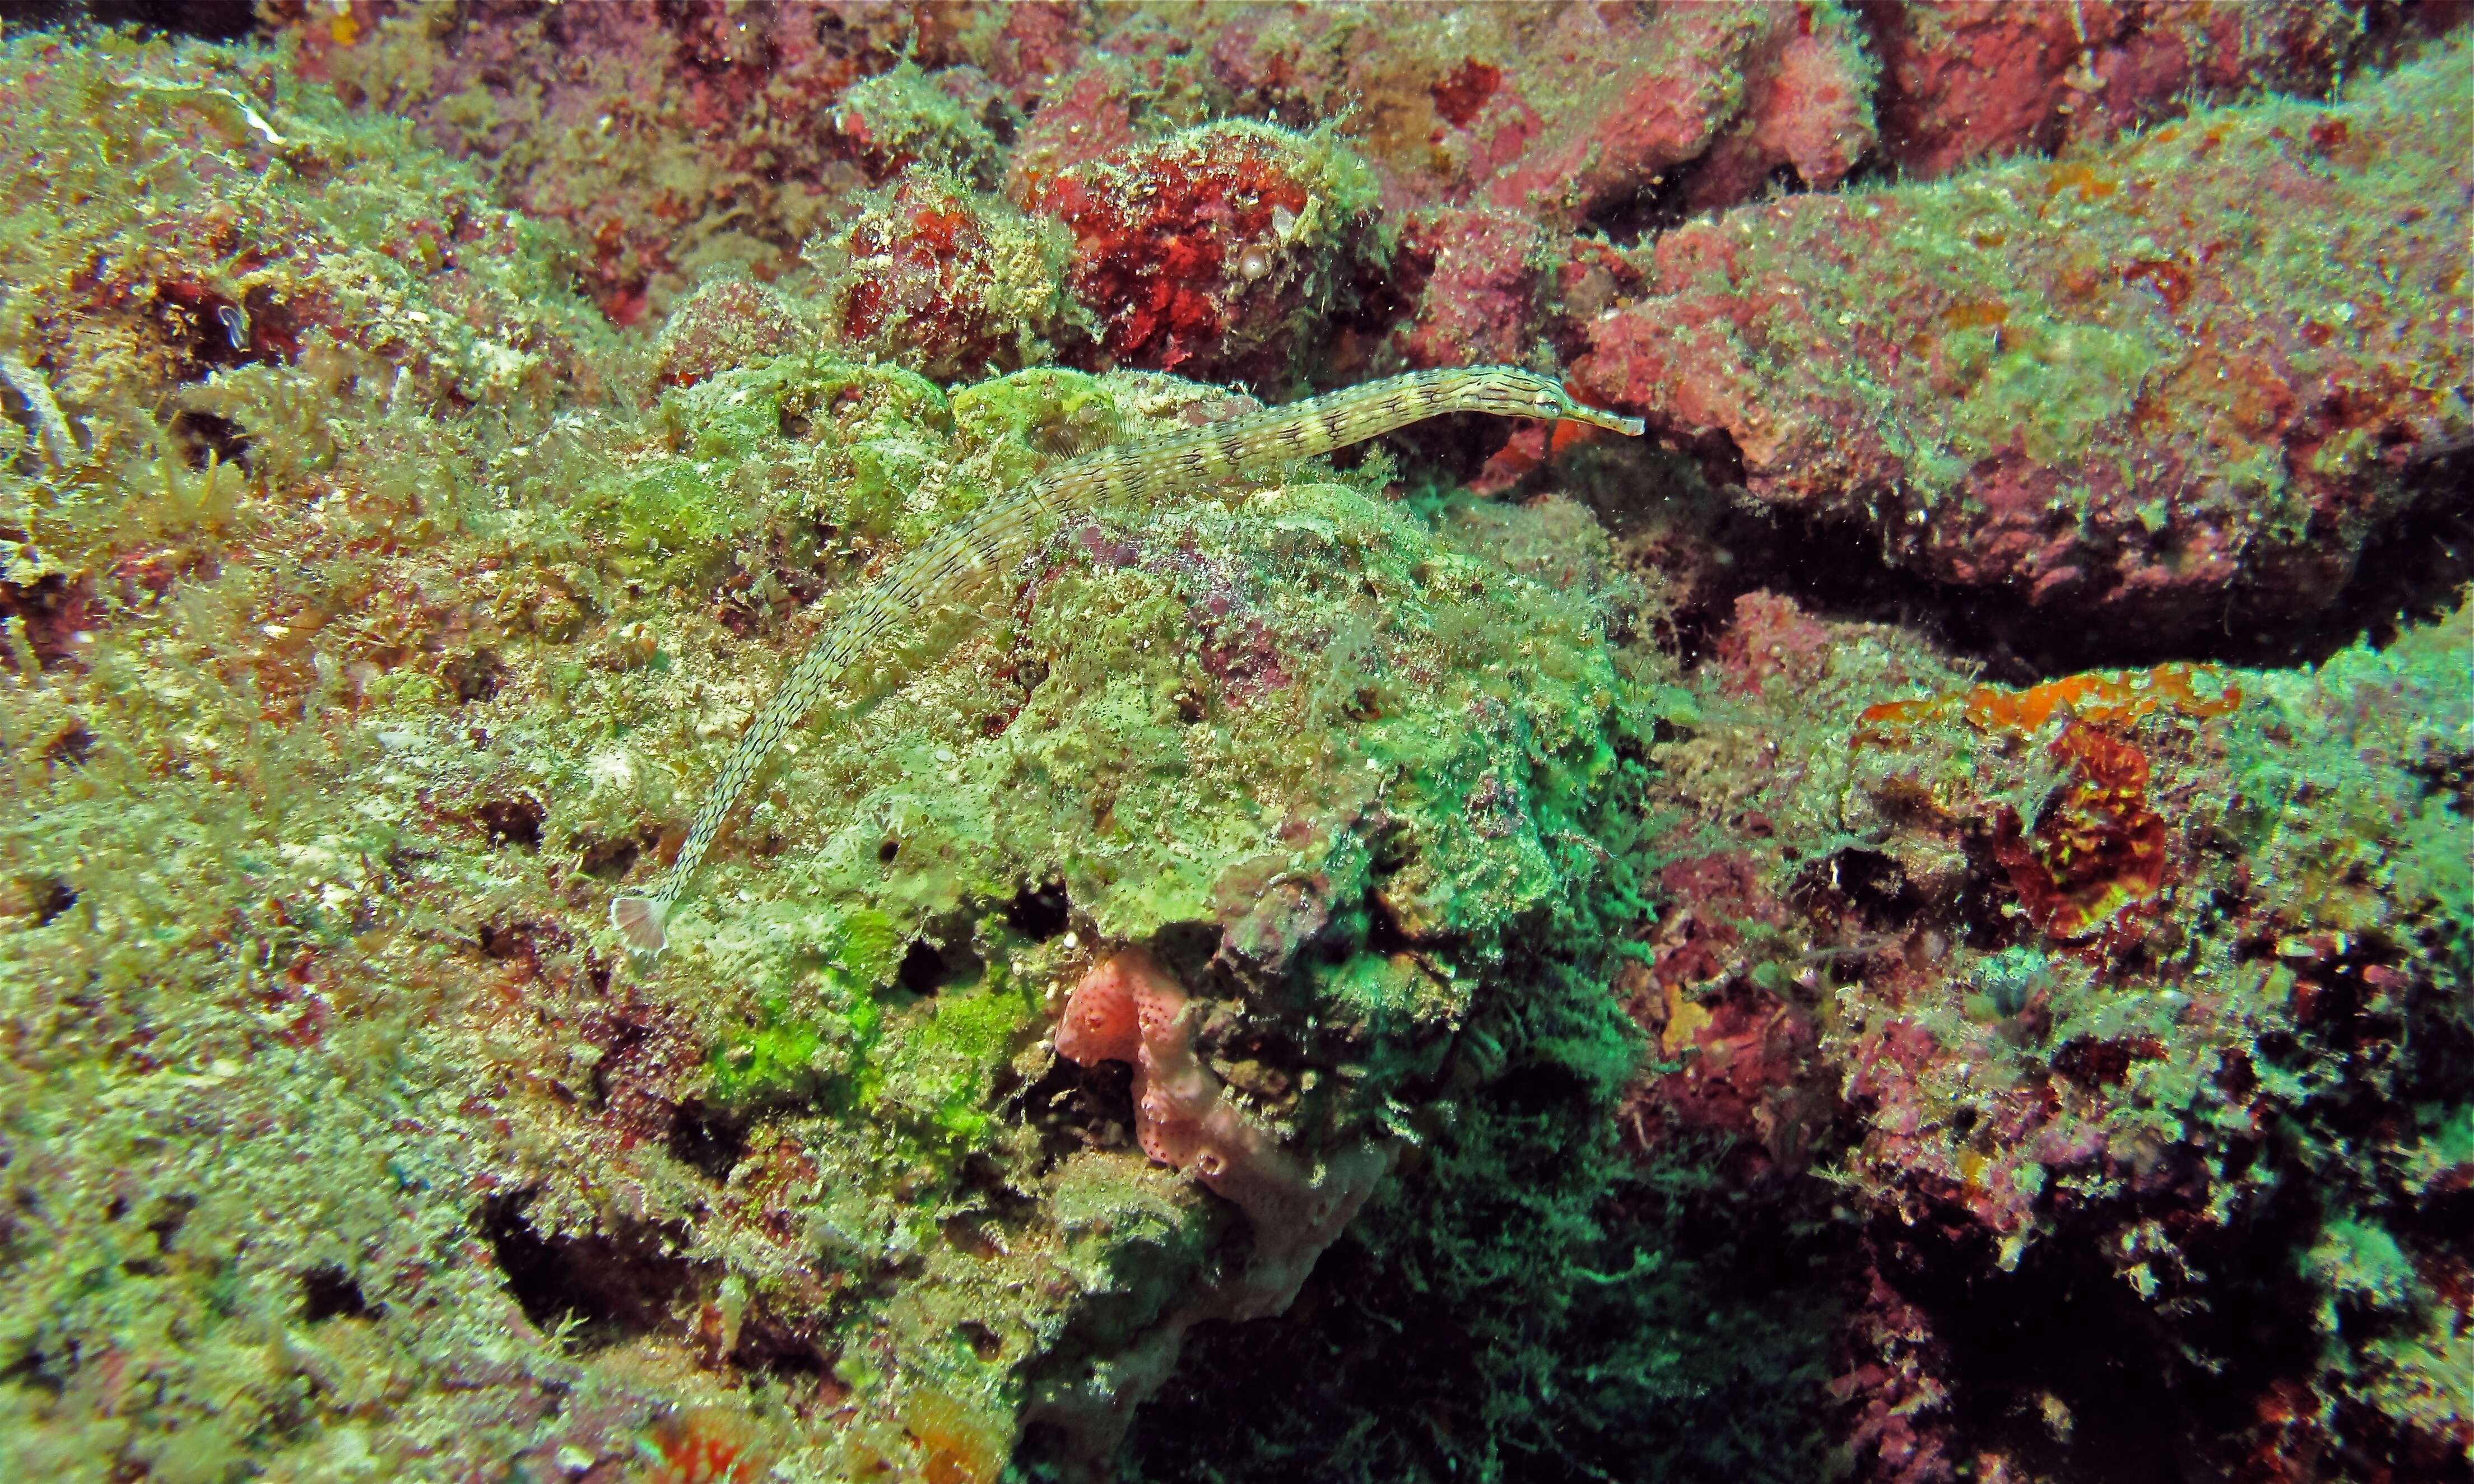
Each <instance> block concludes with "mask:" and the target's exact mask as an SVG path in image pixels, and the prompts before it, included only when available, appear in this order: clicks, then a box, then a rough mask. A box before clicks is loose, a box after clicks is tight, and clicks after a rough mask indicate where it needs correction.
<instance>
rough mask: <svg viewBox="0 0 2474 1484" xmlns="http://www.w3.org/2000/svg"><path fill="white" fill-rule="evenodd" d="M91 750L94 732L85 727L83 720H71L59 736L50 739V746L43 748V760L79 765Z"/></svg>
mask: <svg viewBox="0 0 2474 1484" xmlns="http://www.w3.org/2000/svg"><path fill="white" fill-rule="evenodd" d="M93 752H94V734H93V733H92V732H89V731H87V730H86V729H85V722H83V721H72V722H70V723H69V724H68V726H67V727H66V728H65V729H64V730H63V731H61V735H60V736H58V737H55V738H53V739H52V743H51V745H50V746H48V747H45V748H44V749H43V761H44V762H46V763H66V764H67V765H68V766H71V767H81V766H85V760H86V759H87V758H88V757H89V756H91V755H92V754H93Z"/></svg>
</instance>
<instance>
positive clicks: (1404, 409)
mask: <svg viewBox="0 0 2474 1484" xmlns="http://www.w3.org/2000/svg"><path fill="white" fill-rule="evenodd" d="M1450 412H1485V413H1491V414H1492V415H1494V416H1496V417H1509V418H1538V419H1542V420H1545V421H1548V422H1560V421H1562V420H1564V419H1566V418H1569V419H1571V420H1572V421H1573V422H1576V423H1586V424H1588V425H1589V426H1592V427H1603V428H1606V429H1608V430H1609V431H1611V432H1617V433H1622V434H1624V435H1625V436H1627V437H1635V438H1637V437H1638V436H1640V432H1641V422H1640V420H1639V419H1638V418H1628V417H1622V416H1619V415H1617V414H1615V413H1612V412H1607V411H1603V410H1601V409H1599V408H1596V407H1591V406H1587V405H1584V404H1583V403H1581V402H1578V401H1573V399H1572V397H1571V395H1570V394H1569V393H1567V392H1565V391H1564V388H1563V387H1562V386H1561V385H1560V384H1558V383H1557V382H1555V381H1553V380H1550V379H1548V378H1547V377H1541V376H1538V375H1536V374H1535V373H1532V372H1527V371H1521V370H1518V369H1516V368H1515V367H1511V366H1476V367H1467V368H1462V369H1456V370H1446V371H1419V372H1413V373H1411V374H1410V375H1408V376H1404V377H1391V378H1389V379H1387V380H1382V381H1370V382H1368V383H1366V384H1365V385H1363V386H1353V387H1349V388H1346V390H1343V391H1338V392H1332V393H1330V394H1328V395H1326V396H1322V397H1316V398H1311V399H1309V400H1307V401H1300V402H1293V403H1290V404H1288V405H1286V406H1279V407H1269V408H1266V409H1264V410H1263V411H1260V412H1254V413H1249V414H1248V415H1246V416H1244V417H1238V418H1231V419H1229V420H1227V421H1226V422H1224V423H1218V424H1215V425H1213V426H1208V427H1201V428H1197V429H1195V430H1194V431H1192V432H1184V433H1172V434H1168V435H1165V436H1162V437H1156V438H1142V439H1136V440H1134V441H1132V442H1129V443H1125V444H1120V445H1118V446H1117V447H1114V448H1110V449H1104V450H1100V451H1099V452H1097V453H1092V454H1089V455H1087V456H1085V457H1082V458H1079V459H1075V460H1073V461H1071V462H1069V463H1065V464H1060V465H1058V466H1057V467H1056V468H1055V469H1052V470H1049V471H1048V472H1046V473H1045V474H1040V475H1039V476H1038V477H1037V478H1035V479H1033V480H1032V481H1031V483H1030V484H1029V485H1028V486H1026V487H1025V488H1024V489H1023V490H1022V491H1021V492H1020V493H1018V494H1016V495H1013V496H1011V497H1009V498H1007V499H1000V500H998V501H996V502H994V503H992V504H988V505H984V506H982V507H981V508H980V509H979V510H977V511H975V512H974V513H972V514H971V515H969V516H967V517H965V518H963V519H962V520H960V521H958V522H956V523H954V524H952V525H950V526H948V527H946V528H945V529H944V530H943V531H940V532H938V533H937V534H936V536H935V537H934V538H933V539H931V540H930V541H929V542H928V544H927V545H926V546H924V547H920V548H919V549H918V550H917V551H915V552H913V553H911V554H910V556H908V557H905V558H904V559H903V560H902V561H901V562H899V563H897V564H896V565H895V567H894V569H893V570H892V571H891V572H887V573H886V574H885V577H884V579H883V580H881V581H879V582H878V583H877V584H876V585H875V586H874V587H872V588H870V589H868V590H867V591H866V592H865V593H863V594H862V595H861V596H860V598H859V601H858V602H856V603H854V604H853V605H852V606H851V608H850V609H849V611H848V612H846V613H844V614H842V615H841V617H840V618H839V619H838V620H836V621H835V622H834V624H833V626H832V627H831V628H828V629H827V630H826V631H825V632H824V634H823V635H822V636H820V637H819V638H818V639H817V640H816V641H815V643H814V644H813V645H810V646H809V648H808V652H807V653H805V654H803V655H801V656H800V657H799V662H798V663H797V664H796V665H793V666H792V667H791V668H790V673H789V675H788V677H787V678H786V679H784V680H783V682H782V684H781V686H780V688H779V689H777V690H775V691H774V693H773V694H772V696H771V697H770V698H769V699H767V700H766V701H765V702H764V707H763V709H762V710H760V711H758V712H757V713H756V717H755V719H753V720H751V721H750V722H748V724H747V730H746V731H744V732H742V733H740V738H739V745H738V746H737V747H735V748H733V749H732V750H731V754H730V758H729V760H728V761H727V762H725V763H724V764H722V767H721V776H720V777H719V778H717V779H716V780H715V781H714V785H713V789H712V791H710V792H709V793H707V794H706V795H705V798H704V802H703V803H702V804H701V805H700V806H698V808H697V810H696V814H695V822H694V824H693V825H692V826H691V827H690V829H689V831H688V839H687V843H686V844H685V845H683V846H681V847H680V850H679V854H678V858H677V859H676V860H675V861H673V862H672V863H671V864H670V870H669V874H668V875H667V876H665V877H664V878H663V879H662V881H661V884H660V885H659V886H656V887H655V888H653V889H652V890H651V891H649V892H645V893H643V894H642V895H629V896H621V897H618V899H616V900H615V901H613V902H612V903H611V904H610V925H611V926H612V927H614V928H616V929H618V936H619V937H622V938H624V939H625V940H626V942H627V946H628V947H630V948H632V949H634V950H636V951H637V952H639V953H659V952H661V951H662V949H663V947H664V946H665V944H666V943H667V941H668V936H667V922H668V919H669V914H670V909H671V908H672V907H674V906H676V905H677V903H678V900H679V897H680V895H681V893H683V892H684V891H685V890H686V889H687V886H688V882H689V881H690V880H691V878H692V877H693V876H694V875H695V872H696V867H697V866H699V865H701V864H703V863H704V856H705V852H706V851H707V850H708V849H710V848H712V845H713V841H714V837H716V835H718V834H720V833H721V827H722V825H723V824H724V823H726V822H727V821H728V820H729V818H730V814H731V811H732V810H734V809H736V808H737V807H738V805H739V797H740V793H742V792H744V791H745V790H746V788H747V785H748V782H749V780H751V779H752V778H754V777H755V776H756V771H757V769H758V768H760V767H762V766H764V761H765V759H767V758H768V757H770V756H771V755H772V753H773V749H774V748H775V747H776V746H778V745H779V744H780V743H781V741H782V738H783V737H784V735H785V734H787V733H788V731H789V730H790V729H791V728H792V727H794V726H797V725H798V724H799V721H800V718H803V717H805V716H806V715H807V714H808V712H809V710H810V709H811V708H812V707H813V706H814V705H815V703H816V701H817V700H818V699H819V698H821V697H822V696H823V695H824V693H825V692H826V691H827V690H828V689H829V688H831V687H832V686H833V685H834V684H835V683H836V682H837V681H839V680H840V679H841V678H842V677H843V676H844V675H846V674H848V673H849V672H850V670H851V669H852V668H853V667H854V666H856V665H858V664H859V663H860V662H861V660H863V659H865V658H866V657H867V656H868V655H869V654H871V653H873V652H874V651H875V650H876V649H877V647H878V644H879V641H881V640H883V639H884V638H885V636H886V635H887V634H888V633H889V632H890V631H891V630H892V629H893V628H894V627H895V626H896V625H898V624H900V623H901V622H903V620H906V619H909V618H910V617H911V616H912V615H914V614H919V613H925V612H932V611H934V609H936V608H938V607H941V606H943V605H945V604H947V603H950V602H953V601H954V600H956V599H957V598H959V597H961V596H966V595H967V594H968V593H969V592H970V591H971V590H973V589H974V588H976V587H977V586H978V585H979V584H980V583H981V582H982V580H984V579H985V578H986V577H987V576H988V575H989V574H991V573H993V572H998V571H1000V570H1002V569H1004V568H1006V567H1008V566H1010V565H1011V564H1012V563H1014V562H1016V561H1018V560H1020V559H1021V558H1022V557H1023V556H1024V554H1026V553H1027V552H1028V551H1029V550H1030V549H1031V547H1032V546H1033V545H1034V544H1035V540H1036V534H1037V532H1038V530H1039V528H1040V527H1041V526H1042V525H1044V524H1046V523H1049V522H1050V521H1052V520H1053V519H1054V518H1055V517H1058V516H1064V515H1072V514H1077V513H1080V512H1083V511H1087V510H1090V509H1093V508H1095V507H1096V506H1098V505H1100V504H1101V503H1102V502H1103V501H1113V500H1126V501H1135V500H1149V499H1157V498H1158V497H1160V496H1163V495H1166V494H1169V493H1171V492H1173V491H1176V490H1181V489H1190V488H1194V487H1196V486H1202V485H1209V484H1213V483H1216V482H1219V481H1222V480H1225V479H1232V478H1236V477H1239V476H1241V475H1245V474H1256V473H1260V472H1262V471H1264V470H1268V469H1271V468H1273V467H1275V466H1277V465H1279V464H1282V463H1286V462H1288V461H1289V460H1292V459H1300V458H1310V457H1312V456H1314V455H1315V454H1318V453H1328V452H1330V451H1331V450H1334V449H1345V448H1346V447H1348V446H1349V445H1350V444H1354V443H1363V442H1365V441H1366V440H1367V439H1369V438H1373V437H1377V436H1379V435H1381V434H1383V433H1388V432H1390V431H1392V430H1393V429H1395V428H1398V427H1405V426H1408V425H1410V424H1412V423H1419V422H1423V421H1424V420H1426V419H1427V418H1431V417H1440V416H1442V415H1443V414H1445V413H1450Z"/></svg>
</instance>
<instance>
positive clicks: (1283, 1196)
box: [1056, 948, 1392, 1319]
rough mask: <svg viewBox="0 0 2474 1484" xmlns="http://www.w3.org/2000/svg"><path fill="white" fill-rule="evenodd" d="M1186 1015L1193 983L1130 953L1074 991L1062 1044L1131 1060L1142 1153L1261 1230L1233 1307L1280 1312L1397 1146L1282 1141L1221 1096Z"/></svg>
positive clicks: (1068, 1053) (1243, 1312)
mask: <svg viewBox="0 0 2474 1484" xmlns="http://www.w3.org/2000/svg"><path fill="white" fill-rule="evenodd" d="M1185 1011H1186V996H1185V990H1184V989H1183V988H1182V987H1180V986H1179V985H1177V982H1176V979H1174V978H1173V977H1171V976H1170V974H1169V972H1168V971H1167V970H1166V969H1164V968H1162V967H1161V966H1160V964H1159V961H1157V960H1155V959H1153V958H1152V956H1151V955H1150V954H1149V953H1148V952H1146V951H1144V950H1143V949H1140V948H1128V949H1125V950H1123V951H1121V952H1119V953H1118V954H1117V955H1116V956H1115V957H1113V958H1111V959H1109V960H1108V961H1106V962H1104V963H1102V964H1101V965H1100V966H1098V967H1097V968H1094V969H1093V970H1091V971H1090V972H1089V973H1087V974H1085V975H1083V976H1082V979H1081V981H1080V982H1079V983H1078V984H1077V985H1075V986H1074V992H1073V994H1072V995H1071V996H1070V997H1068V998H1067V1000H1066V1002H1065V1017H1064V1019H1063V1020H1062V1021H1061V1022H1059V1023H1058V1025H1057V1028H1056V1050H1057V1053H1058V1055H1060V1056H1063V1057H1065V1058H1068V1059H1069V1060H1072V1061H1076V1062H1079V1063H1080V1064H1082V1065H1084V1066H1091V1065H1095V1064H1097V1063H1099V1062H1102V1061H1128V1062H1131V1063H1132V1064H1133V1068H1134V1123H1135V1133H1136V1136H1137V1137H1138V1138H1140V1140H1141V1141H1142V1146H1143V1153H1145V1154H1147V1155H1149V1156H1152V1158H1153V1159H1156V1160H1158V1161H1159V1162H1160V1163H1162V1164H1166V1165H1172V1166H1175V1167H1176V1169H1179V1170H1182V1171H1185V1172H1187V1173H1189V1174H1191V1175H1193V1176H1194V1177H1195V1179H1197V1180H1201V1182H1202V1183H1203V1184H1204V1185H1206V1186H1208V1187H1209V1188H1210V1189H1211V1190H1212V1191H1213V1192H1215V1193H1216V1194H1218V1195H1221V1196H1223V1197H1225V1198H1226V1199H1227V1200H1229V1201H1231V1202H1234V1203H1235V1204H1236V1205H1237V1206H1238V1208H1239V1209H1241V1210H1243V1211H1244V1212H1245V1213H1246V1215H1247V1217H1248V1218H1249V1220H1250V1221H1252V1223H1253V1225H1254V1251H1253V1254H1252V1256H1251V1257H1250V1258H1249V1260H1248V1262H1247V1266H1246V1273H1245V1277H1243V1278H1242V1279H1241V1280H1240V1282H1239V1283H1238V1284H1237V1285H1236V1286H1235V1287H1234V1289H1232V1290H1231V1291H1230V1292H1228V1293H1227V1294H1226V1295H1225V1300H1226V1302H1225V1310H1224V1312H1225V1314H1226V1317H1228V1318H1231V1319H1251V1318H1255V1317H1257V1316H1259V1315H1265V1314H1277V1313H1280V1312H1282V1311H1284V1310H1285V1309H1287V1308H1288V1306H1289V1302H1290V1301H1291V1300H1293V1299H1295V1298H1296V1297H1297V1293H1298V1285H1299V1284H1301V1283H1303V1282H1304V1281H1305V1278H1306V1275H1307V1274H1309V1273H1311V1272H1313V1271H1314V1264H1315V1259H1316V1258H1317V1257H1320V1256H1321V1255H1322V1250H1323V1249H1324V1248H1326V1247H1328V1246H1330V1245H1331V1242H1332V1239H1333V1238H1335V1237H1337V1236H1339V1235H1340V1233H1341V1230H1342V1229H1344V1228H1346V1226H1347V1225H1348V1222H1349V1218H1351V1217H1353V1216H1355V1215H1356V1214H1357V1208H1358V1207H1359V1206H1361V1205H1363V1204H1366V1198H1367V1197H1368V1196H1369V1195H1370V1194H1372V1193H1373V1190H1374V1186H1375V1183H1376V1182H1377V1181H1379V1180H1381V1179H1382V1178H1383V1176H1384V1173H1385V1172H1386V1171H1388V1170H1389V1169H1390V1168H1391V1167H1392V1156H1391V1151H1390V1150H1389V1148H1387V1147H1384V1146H1382V1145H1378V1144H1371V1143H1368V1144H1358V1145H1355V1146H1352V1147H1351V1148H1348V1149H1346V1150H1343V1151H1341V1152H1339V1153H1336V1154H1334V1155H1331V1156H1328V1157H1326V1158H1324V1159H1322V1161H1321V1162H1320V1168H1317V1167H1314V1166H1310V1165H1309V1164H1308V1162H1307V1161H1306V1160H1304V1159H1301V1158H1299V1157H1298V1156H1296V1155H1293V1154H1291V1153H1289V1152H1288V1151H1287V1150H1284V1149H1282V1148H1280V1146H1279V1142H1278V1140H1277V1139H1275V1138H1273V1135H1272V1134H1271V1133H1269V1132H1267V1131H1264V1130H1262V1129H1260V1128H1257V1127H1256V1126H1255V1125H1253V1124H1252V1123H1250V1122H1249V1121H1247V1119H1246V1117H1245V1115H1244V1114H1243V1113H1241V1112H1239V1111H1238V1110H1237V1109H1236V1108H1235V1107H1232V1106H1230V1105H1229V1104H1228V1103H1227V1102H1226V1100H1225V1099H1224V1098H1222V1096H1221V1087H1220V1079H1219V1078H1218V1077H1216V1076H1214V1075H1213V1074H1212V1071H1211V1069H1210V1068H1209V1067H1207V1066H1205V1065H1203V1064H1202V1058H1200V1057H1197V1056H1196V1055H1195V1054H1194V1037H1193V1030H1192V1027H1191V1026H1190V1025H1189V1024H1188V1021H1187V1016H1186V1013H1185Z"/></svg>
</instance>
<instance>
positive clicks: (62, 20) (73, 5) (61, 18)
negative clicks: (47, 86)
mask: <svg viewBox="0 0 2474 1484" xmlns="http://www.w3.org/2000/svg"><path fill="white" fill-rule="evenodd" d="M257 8H258V0H0V22H6V23H7V24H8V25H10V26H12V27H19V26H74V25H81V24H83V25H88V26H134V27H136V28H137V29H138V30H140V31H151V32H158V33H161V34H163V35H166V36H192V37H195V38H196V39H198V40H201V41H245V40H247V39H249V38H250V37H251V36H256V35H257V34H258V22H257Z"/></svg>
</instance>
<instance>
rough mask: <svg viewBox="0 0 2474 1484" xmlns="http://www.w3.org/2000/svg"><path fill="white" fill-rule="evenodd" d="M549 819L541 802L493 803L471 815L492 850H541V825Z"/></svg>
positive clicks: (497, 800) (498, 801) (503, 801)
mask: <svg viewBox="0 0 2474 1484" xmlns="http://www.w3.org/2000/svg"><path fill="white" fill-rule="evenodd" d="M548 817H549V814H548V811H547V810H546V809H544V808H543V807H542V805H541V801H540V800H538V799H528V798H511V799H492V800H490V801H489V802H487V803H485V804H483V805H481V807H479V808H478V809H475V810H473V821H474V822H475V823H477V824H479V825H480V826H481V829H482V831H483V832H484V833H485V834H487V835H488V836H489V837H490V844H491V845H492V846H493V847H497V846H499V845H521V846H522V847H523V848H524V849H526V850H538V849H540V848H541V832H542V821H543V820H545V819H546V818H548Z"/></svg>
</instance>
